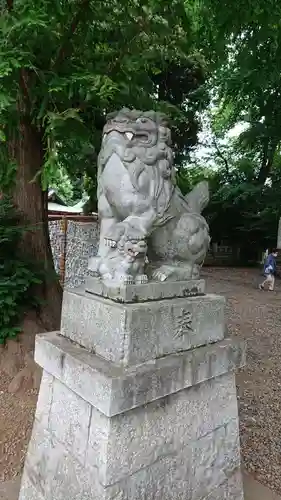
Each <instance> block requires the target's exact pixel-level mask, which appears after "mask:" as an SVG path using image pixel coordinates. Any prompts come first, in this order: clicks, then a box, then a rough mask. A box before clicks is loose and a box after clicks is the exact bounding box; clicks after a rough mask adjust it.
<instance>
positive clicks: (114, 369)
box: [35, 332, 245, 416]
mask: <svg viewBox="0 0 281 500" xmlns="http://www.w3.org/2000/svg"><path fill="white" fill-rule="evenodd" d="M35 360H36V362H37V363H38V364H39V365H40V366H42V367H43V368H44V369H45V370H46V371H48V372H49V373H50V374H51V375H53V376H54V377H56V378H58V379H59V380H60V381H61V382H62V383H64V384H65V385H66V386H68V387H69V388H70V389H71V390H73V392H75V393H76V394H77V395H79V396H81V397H82V398H83V399H85V400H86V401H87V402H89V403H91V405H92V406H94V407H95V408H97V409H98V410H100V411H101V412H102V413H104V414H105V415H107V416H113V415H117V414H119V413H123V412H125V411H126V410H130V409H132V408H136V407H138V406H142V405H144V404H146V403H148V402H151V401H155V400H157V399H160V398H162V397H163V396H167V395H169V394H173V393H175V392H177V391H180V390H181V389H185V388H188V387H191V386H193V385H196V384H199V383H201V382H204V381H205V380H209V379H212V378H214V377H217V376H220V375H223V374H225V373H228V372H229V371H232V370H234V369H235V368H237V367H239V366H242V365H243V364H244V363H245V349H244V344H240V343H237V342H234V341H233V340H230V339H228V340H224V341H221V342H219V343H217V344H212V345H210V346H206V347H201V348H197V349H193V350H190V351H187V352H184V353H179V354H174V355H170V356H167V357H163V358H160V359H157V360H154V361H151V362H147V363H143V364H141V365H138V366H133V367H128V368H123V367H121V366H119V367H118V366H116V365H114V364H113V363H111V362H109V361H107V360H104V359H102V358H101V357H100V356H96V355H95V354H91V353H89V352H87V351H86V350H85V349H83V348H82V347H80V346H79V345H76V344H74V343H72V342H71V341H70V340H68V339H66V338H64V337H62V336H60V335H58V334H57V333H56V332H54V333H48V334H43V335H39V336H37V339H36V346H35Z"/></svg>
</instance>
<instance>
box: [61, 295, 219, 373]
mask: <svg viewBox="0 0 281 500" xmlns="http://www.w3.org/2000/svg"><path fill="white" fill-rule="evenodd" d="M224 308H225V299H224V298H223V297H219V296H216V295H204V296H202V297H189V298H176V299H170V300H160V301H151V302H144V303H136V304H117V303H114V302H113V301H110V300H108V299H104V298H101V297H96V296H94V295H91V294H85V293H84V292H83V291H76V290H75V291H70V290H68V291H65V293H64V300H63V309H62V324H61V333H62V335H65V336H66V337H68V338H70V339H71V340H74V341H75V342H77V343H79V344H80V345H82V346H84V347H86V349H89V350H90V351H92V352H95V353H96V354H99V355H100V356H102V357H104V358H105V359H108V360H110V361H114V362H115V363H119V364H125V365H134V364H138V363H143V362H145V361H148V360H151V359H155V358H159V357H161V356H164V355H167V354H171V353H175V352H180V351H185V350H188V349H191V348H194V347H197V346H200V345H205V344H209V343H212V342H216V341H218V340H221V339H223V337H224Z"/></svg>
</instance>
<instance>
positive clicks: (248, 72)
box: [211, 0, 281, 184]
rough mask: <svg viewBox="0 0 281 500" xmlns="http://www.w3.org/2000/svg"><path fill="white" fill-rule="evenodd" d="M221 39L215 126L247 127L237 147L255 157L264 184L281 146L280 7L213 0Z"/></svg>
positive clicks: (215, 83) (261, 1)
mask: <svg viewBox="0 0 281 500" xmlns="http://www.w3.org/2000/svg"><path fill="white" fill-rule="evenodd" d="M211 11H212V13H213V16H215V22H216V27H217V30H216V32H217V37H223V38H224V39H228V45H227V44H226V45H225V48H226V47H227V48H226V49H225V51H224V56H223V58H222V59H220V61H219V64H218V65H217V68H216V71H215V73H214V75H213V79H212V83H213V86H214V88H215V92H213V93H214V94H215V96H216V98H217V105H218V112H217V117H216V128H217V130H218V128H221V130H227V129H229V128H231V127H232V126H234V125H235V124H236V123H237V122H239V121H241V120H242V121H244V122H246V123H247V124H248V128H247V130H246V131H244V132H243V133H242V134H241V136H240V138H239V141H237V145H236V146H237V148H238V149H239V151H240V152H241V153H242V154H245V153H246V154H249V153H250V154H251V158H252V160H253V161H255V162H256V166H257V171H256V178H257V181H258V182H260V183H261V184H264V182H265V181H266V179H267V177H268V176H269V174H270V171H271V168H272V167H273V163H274V156H275V153H276V152H277V151H278V148H279V147H280V143H281V92H280V71H281V57H280V56H281V24H280V22H279V21H277V20H278V19H280V16H281V6H280V4H279V3H278V2H276V1H273V0H269V1H268V2H265V1H264V0H258V1H257V2H255V3H253V2H251V1H250V0H246V1H245V2H244V1H243V2H240V1H238V2H236V3H235V6H234V4H233V2H230V1H228V0H227V1H226V2H225V3H224V5H223V8H222V5H221V2H218V1H217V0H214V1H213V0H212V6H211Z"/></svg>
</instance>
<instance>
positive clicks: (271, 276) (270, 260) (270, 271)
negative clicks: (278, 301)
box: [259, 248, 278, 292]
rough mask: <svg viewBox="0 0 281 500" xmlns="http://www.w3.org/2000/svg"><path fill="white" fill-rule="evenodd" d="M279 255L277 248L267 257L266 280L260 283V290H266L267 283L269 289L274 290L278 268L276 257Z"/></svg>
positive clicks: (265, 265) (265, 263)
mask: <svg viewBox="0 0 281 500" xmlns="http://www.w3.org/2000/svg"><path fill="white" fill-rule="evenodd" d="M277 256H278V251H277V249H276V248H274V249H273V250H272V252H271V253H270V254H269V255H268V256H267V257H266V259H265V262H264V268H263V272H264V276H265V280H264V281H263V282H262V283H261V284H260V285H259V289H260V290H264V288H265V285H268V290H269V291H270V292H272V291H273V290H274V284H275V274H276V269H277V264H276V258H277Z"/></svg>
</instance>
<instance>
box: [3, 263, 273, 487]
mask: <svg viewBox="0 0 281 500" xmlns="http://www.w3.org/2000/svg"><path fill="white" fill-rule="evenodd" d="M203 275H204V277H205V278H206V280H207V289H208V291H209V292H214V293H219V294H222V295H225V296H226V297H227V308H226V317H227V325H228V335H232V336H237V337H239V338H241V339H245V340H246V342H247V366H246V368H245V369H243V370H242V371H241V372H240V373H239V374H238V376H237V385H238V395H239V406H240V428H241V447H242V454H243V460H244V464H245V467H246V469H247V470H248V471H249V472H250V473H252V474H253V475H254V476H255V477H256V479H258V480H259V481H261V482H262V483H263V484H265V485H268V486H269V487H270V488H272V489H275V490H276V491H277V492H279V493H281V418H280V407H281V281H280V280H279V281H277V287H276V292H274V293H271V294H270V293H266V292H260V291H259V290H257V282H258V280H259V279H260V276H259V273H258V271H257V270H237V269H219V268H217V269H213V268H205V269H204V272H203ZM10 381H11V379H10V378H9V377H8V376H6V375H5V376H4V375H3V373H1V374H0V408H1V411H0V436H1V437H0V482H1V481H4V480H5V481H7V480H10V479H13V478H15V477H16V476H17V475H18V474H19V473H20V471H21V468H22V464H23V461H24V456H25V451H26V446H27V443H28V440H29V436H30V432H31V428H32V421H33V413H34V408H35V404H36V391H27V392H26V393H20V394H17V395H14V394H9V393H8V386H9V383H10Z"/></svg>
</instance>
